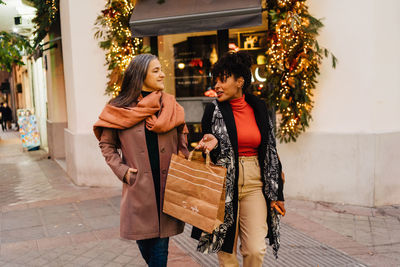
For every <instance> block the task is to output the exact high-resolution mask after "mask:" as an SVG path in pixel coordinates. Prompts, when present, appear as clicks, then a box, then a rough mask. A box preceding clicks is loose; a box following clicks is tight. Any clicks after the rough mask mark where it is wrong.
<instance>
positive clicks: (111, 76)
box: [94, 0, 149, 96]
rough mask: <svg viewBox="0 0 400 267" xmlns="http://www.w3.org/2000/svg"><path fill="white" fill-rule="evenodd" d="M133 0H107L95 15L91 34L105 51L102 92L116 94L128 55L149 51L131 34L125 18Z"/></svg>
mask: <svg viewBox="0 0 400 267" xmlns="http://www.w3.org/2000/svg"><path fill="white" fill-rule="evenodd" d="M134 2H135V1H133V0H108V1H107V3H106V6H105V9H104V10H102V14H101V15H99V16H98V17H97V19H96V22H95V25H96V33H95V35H94V37H95V38H96V39H98V40H100V42H99V46H100V47H101V48H102V49H104V50H105V51H106V65H108V70H109V73H108V75H107V77H108V83H107V88H106V93H107V94H109V95H112V96H116V95H117V94H118V92H119V90H120V86H121V84H122V77H123V74H124V71H125V69H126V67H127V66H128V64H129V62H130V61H131V59H132V58H133V57H134V56H135V55H137V54H140V53H143V52H149V51H148V50H147V48H145V47H144V46H143V40H142V39H141V38H133V37H132V34H131V31H130V29H129V19H130V16H131V13H132V10H133V8H134V6H135V5H134Z"/></svg>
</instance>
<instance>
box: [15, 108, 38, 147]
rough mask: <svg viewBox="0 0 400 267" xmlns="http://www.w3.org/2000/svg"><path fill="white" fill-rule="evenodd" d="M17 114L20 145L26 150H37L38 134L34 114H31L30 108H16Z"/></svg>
mask: <svg viewBox="0 0 400 267" xmlns="http://www.w3.org/2000/svg"><path fill="white" fill-rule="evenodd" d="M17 115H18V125H19V133H20V134H21V141H22V146H23V147H24V148H26V149H28V151H32V150H38V149H39V147H40V135H39V130H38V125H37V121H36V116H35V115H34V114H32V111H31V110H30V109H18V110H17Z"/></svg>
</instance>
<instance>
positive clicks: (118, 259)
mask: <svg viewBox="0 0 400 267" xmlns="http://www.w3.org/2000/svg"><path fill="white" fill-rule="evenodd" d="M113 261H114V262H116V263H120V264H127V263H128V262H130V261H132V257H129V256H125V255H119V256H118V257H116V258H115V259H114V260H113Z"/></svg>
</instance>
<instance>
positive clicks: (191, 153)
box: [188, 149, 210, 166]
mask: <svg viewBox="0 0 400 267" xmlns="http://www.w3.org/2000/svg"><path fill="white" fill-rule="evenodd" d="M194 151H196V149H193V150H192V151H191V152H190V153H189V158H188V160H189V161H191V160H192V158H193V154H194ZM205 154H206V165H207V166H210V153H205Z"/></svg>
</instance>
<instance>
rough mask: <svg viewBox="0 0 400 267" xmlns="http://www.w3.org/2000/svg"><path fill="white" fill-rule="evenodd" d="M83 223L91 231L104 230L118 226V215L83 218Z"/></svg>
mask: <svg viewBox="0 0 400 267" xmlns="http://www.w3.org/2000/svg"><path fill="white" fill-rule="evenodd" d="M84 220H85V223H86V224H87V225H88V226H89V227H91V228H93V229H104V228H110V227H115V226H118V225H119V215H117V214H116V215H106V216H102V217H91V218H85V219H84Z"/></svg>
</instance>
